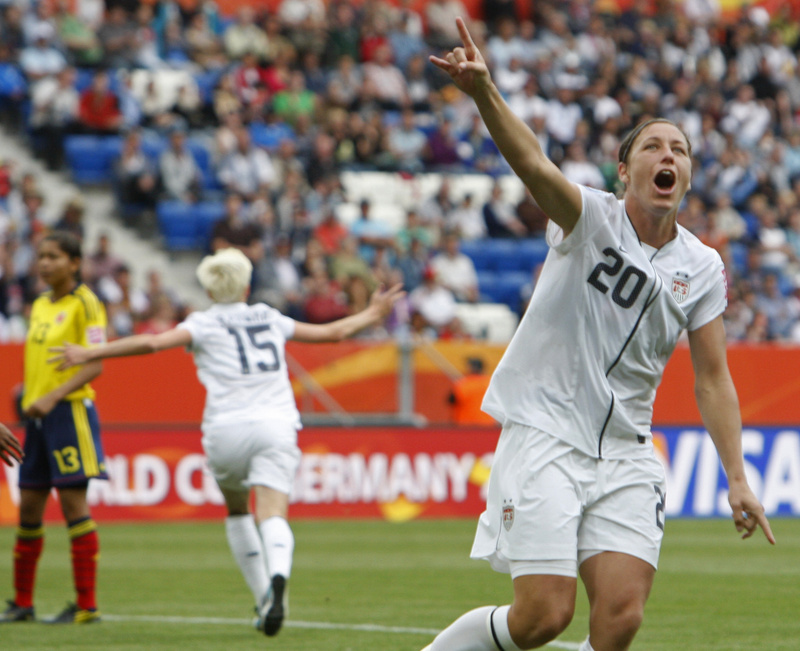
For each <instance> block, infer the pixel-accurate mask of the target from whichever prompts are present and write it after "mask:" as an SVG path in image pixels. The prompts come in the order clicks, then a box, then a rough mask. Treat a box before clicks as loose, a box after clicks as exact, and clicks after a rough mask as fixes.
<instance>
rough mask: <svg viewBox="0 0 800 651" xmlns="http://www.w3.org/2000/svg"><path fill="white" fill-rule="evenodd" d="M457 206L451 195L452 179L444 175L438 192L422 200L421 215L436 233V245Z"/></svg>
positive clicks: (429, 227) (428, 226)
mask: <svg viewBox="0 0 800 651" xmlns="http://www.w3.org/2000/svg"><path fill="white" fill-rule="evenodd" d="M454 208H455V204H454V203H453V200H452V197H451V196H450V179H449V178H448V177H447V176H442V182H441V184H440V185H439V188H438V189H437V190H436V193H435V194H434V195H433V196H431V197H429V198H428V199H426V200H425V201H423V202H422V204H421V205H420V208H419V216H420V219H421V221H422V223H423V225H424V226H425V227H426V228H428V229H431V231H432V232H433V233H434V245H435V244H437V243H438V242H439V234H440V231H441V229H442V227H443V226H444V224H445V222H446V221H447V220H448V218H449V215H450V213H451V212H452V211H453V209H454Z"/></svg>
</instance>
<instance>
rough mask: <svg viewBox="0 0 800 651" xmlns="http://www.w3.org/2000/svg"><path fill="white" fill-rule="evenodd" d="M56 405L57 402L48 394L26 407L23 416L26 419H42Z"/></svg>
mask: <svg viewBox="0 0 800 651" xmlns="http://www.w3.org/2000/svg"><path fill="white" fill-rule="evenodd" d="M57 403H58V400H55V399H54V398H51V397H50V394H49V393H48V394H47V395H44V396H42V397H41V398H39V399H38V400H37V401H36V402H34V403H33V404H32V405H30V406H28V408H27V409H26V410H25V415H26V416H27V417H28V418H44V417H45V416H47V414H49V413H50V412H51V411H53V408H54V407H55V406H56V404H57Z"/></svg>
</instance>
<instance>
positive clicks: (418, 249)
mask: <svg viewBox="0 0 800 651" xmlns="http://www.w3.org/2000/svg"><path fill="white" fill-rule="evenodd" d="M429 264H430V249H429V248H428V247H427V246H425V244H424V243H423V241H422V240H421V239H419V238H417V237H412V238H411V239H410V240H409V242H408V245H407V247H405V248H404V249H402V250H401V251H400V252H399V254H398V256H397V261H396V265H397V269H398V270H399V271H400V273H401V274H402V280H403V287H404V288H405V290H406V291H407V292H411V291H413V290H415V289H416V288H417V287H419V286H420V285H421V284H422V279H423V276H424V275H425V270H426V269H427V268H428V266H429Z"/></svg>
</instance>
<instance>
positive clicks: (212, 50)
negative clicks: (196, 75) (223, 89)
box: [184, 11, 228, 70]
mask: <svg viewBox="0 0 800 651" xmlns="http://www.w3.org/2000/svg"><path fill="white" fill-rule="evenodd" d="M184 37H185V39H186V53H187V54H188V56H189V59H190V60H191V61H193V62H194V63H196V64H197V65H198V66H200V67H201V68H203V69H204V70H221V69H222V68H225V67H226V66H227V65H228V57H227V56H226V54H225V49H224V46H223V43H222V39H221V38H220V37H219V35H217V34H216V33H215V32H214V30H213V29H211V26H210V25H209V22H208V17H207V16H206V14H205V13H203V12H202V11H198V12H197V13H196V14H194V15H193V16H192V17H191V18H190V19H189V25H188V26H187V28H186V31H185V32H184Z"/></svg>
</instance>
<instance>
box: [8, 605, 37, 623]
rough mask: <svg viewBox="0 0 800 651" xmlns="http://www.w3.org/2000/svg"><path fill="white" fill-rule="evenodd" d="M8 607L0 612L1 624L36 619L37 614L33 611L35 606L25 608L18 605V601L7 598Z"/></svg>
mask: <svg viewBox="0 0 800 651" xmlns="http://www.w3.org/2000/svg"><path fill="white" fill-rule="evenodd" d="M6 603H8V608H6V609H5V610H4V611H3V612H2V613H0V624H9V623H11V622H32V621H33V620H34V619H36V614H35V613H34V611H33V606H31V607H30V608H23V607H22V606H17V604H16V602H14V601H12V600H11V599H7V600H6Z"/></svg>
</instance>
